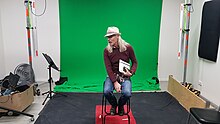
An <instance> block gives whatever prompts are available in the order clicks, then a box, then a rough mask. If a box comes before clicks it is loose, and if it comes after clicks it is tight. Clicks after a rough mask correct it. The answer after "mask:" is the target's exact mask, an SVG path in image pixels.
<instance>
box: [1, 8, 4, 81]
mask: <svg viewBox="0 0 220 124" xmlns="http://www.w3.org/2000/svg"><path fill="white" fill-rule="evenodd" d="M4 76H5V58H4V43H3V38H2V23H1V8H0V79H3V77H4Z"/></svg>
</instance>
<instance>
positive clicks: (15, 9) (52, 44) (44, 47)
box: [0, 0, 60, 81]
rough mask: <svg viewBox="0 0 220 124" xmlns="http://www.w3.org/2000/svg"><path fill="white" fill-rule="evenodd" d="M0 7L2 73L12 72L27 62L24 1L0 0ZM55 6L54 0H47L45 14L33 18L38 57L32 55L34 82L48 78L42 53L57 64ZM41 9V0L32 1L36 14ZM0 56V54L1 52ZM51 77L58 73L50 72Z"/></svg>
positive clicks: (58, 61)
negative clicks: (35, 28) (2, 53)
mask: <svg viewBox="0 0 220 124" xmlns="http://www.w3.org/2000/svg"><path fill="white" fill-rule="evenodd" d="M0 8H1V24H2V33H1V34H2V41H3V44H4V57H5V63H6V64H5V68H6V69H5V70H6V71H5V73H6V74H7V73H9V72H13V71H14V69H15V67H16V66H17V65H19V64H20V63H29V59H28V56H29V55H28V47H27V33H26V26H27V24H26V16H25V6H24V0H1V1H0ZM58 8H59V7H58V0H47V9H46V13H45V14H44V15H43V16H41V17H37V32H38V48H39V57H33V68H34V71H35V77H36V81H47V79H48V69H47V66H48V63H47V62H46V60H45V58H44V57H43V56H42V52H44V53H47V54H48V55H50V56H51V57H52V58H53V60H54V62H55V63H56V65H57V66H58V67H59V66H60V47H59V46H60V35H59V10H58ZM43 9H44V0H36V13H37V14H40V13H42V11H43ZM1 46H2V45H1ZM32 54H33V52H32ZM0 56H1V57H2V55H0ZM32 56H33V55H32ZM52 76H53V78H54V79H55V80H57V79H58V77H59V72H57V71H52Z"/></svg>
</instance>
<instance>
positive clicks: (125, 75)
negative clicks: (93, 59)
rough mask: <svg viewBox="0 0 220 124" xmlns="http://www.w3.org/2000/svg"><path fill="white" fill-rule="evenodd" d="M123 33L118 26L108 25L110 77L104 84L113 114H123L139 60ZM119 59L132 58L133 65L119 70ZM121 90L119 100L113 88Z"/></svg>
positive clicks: (106, 58)
mask: <svg viewBox="0 0 220 124" xmlns="http://www.w3.org/2000/svg"><path fill="white" fill-rule="evenodd" d="M120 35H121V33H120V32H119V29H118V28H117V27H108V29H107V34H106V35H105V37H106V38H107V39H108V45H107V47H106V48H105V50H104V62H105V67H106V71H107V73H108V77H107V78H106V80H105V84H104V96H105V98H106V99H107V100H108V102H109V103H110V104H111V110H110V113H111V115H115V114H116V108H117V107H118V114H119V115H120V116H123V114H124V105H125V104H126V102H127V100H128V99H129V98H130V97H131V80H130V77H131V76H132V75H134V73H135V71H136V68H137V60H136V57H135V54H134V50H133V48H132V46H131V45H130V44H129V43H127V42H125V41H124V40H123V39H122V38H121V36H120ZM119 60H123V61H125V62H127V63H129V61H130V60H131V62H132V66H131V69H130V70H128V69H127V68H124V69H123V70H124V72H120V71H119ZM114 89H115V90H116V92H121V97H120V98H119V100H118V102H117V99H116V97H115V96H114V94H113V90H114Z"/></svg>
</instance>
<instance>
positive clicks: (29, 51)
mask: <svg viewBox="0 0 220 124" xmlns="http://www.w3.org/2000/svg"><path fill="white" fill-rule="evenodd" d="M24 3H25V6H26V19H27V27H26V29H27V38H28V55H29V57H28V58H29V64H30V66H31V67H32V53H31V32H30V30H31V29H32V28H33V27H31V20H30V4H31V1H29V0H25V1H24Z"/></svg>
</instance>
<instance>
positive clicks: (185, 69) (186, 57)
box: [183, 2, 192, 83]
mask: <svg viewBox="0 0 220 124" xmlns="http://www.w3.org/2000/svg"><path fill="white" fill-rule="evenodd" d="M191 5H192V4H191V3H190V2H189V3H186V4H185V5H184V6H185V7H186V10H187V15H186V27H185V29H184V32H185V33H186V37H185V39H186V42H185V57H184V71H183V83H186V73H187V64H188V48H189V31H190V29H189V24H190V12H191Z"/></svg>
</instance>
